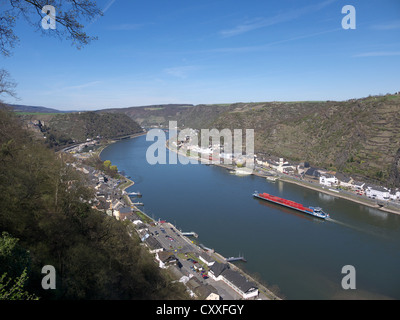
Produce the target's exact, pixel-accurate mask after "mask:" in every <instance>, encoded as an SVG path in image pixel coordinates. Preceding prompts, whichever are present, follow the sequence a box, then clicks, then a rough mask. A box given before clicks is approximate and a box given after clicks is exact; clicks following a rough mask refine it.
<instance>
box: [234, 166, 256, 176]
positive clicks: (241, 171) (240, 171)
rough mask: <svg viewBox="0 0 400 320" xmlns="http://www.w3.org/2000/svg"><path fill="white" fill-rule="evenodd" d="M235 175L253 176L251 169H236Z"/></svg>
mask: <svg viewBox="0 0 400 320" xmlns="http://www.w3.org/2000/svg"><path fill="white" fill-rule="evenodd" d="M235 173H236V175H238V176H245V175H249V174H253V169H251V168H236V170H235Z"/></svg>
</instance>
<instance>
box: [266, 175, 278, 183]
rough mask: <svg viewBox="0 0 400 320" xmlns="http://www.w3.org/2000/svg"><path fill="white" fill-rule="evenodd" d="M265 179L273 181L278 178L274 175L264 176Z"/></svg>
mask: <svg viewBox="0 0 400 320" xmlns="http://www.w3.org/2000/svg"><path fill="white" fill-rule="evenodd" d="M265 179H266V180H267V181H270V182H275V181H276V180H278V177H276V176H266V177H265Z"/></svg>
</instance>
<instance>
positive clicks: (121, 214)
mask: <svg viewBox="0 0 400 320" xmlns="http://www.w3.org/2000/svg"><path fill="white" fill-rule="evenodd" d="M117 212H118V213H117V214H116V216H117V219H118V220H121V221H124V220H125V219H126V218H127V217H129V216H130V215H131V214H132V209H131V208H130V207H121V208H119V209H118V211H117Z"/></svg>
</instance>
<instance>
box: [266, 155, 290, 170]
mask: <svg viewBox="0 0 400 320" xmlns="http://www.w3.org/2000/svg"><path fill="white" fill-rule="evenodd" d="M268 164H269V166H270V167H271V168H272V169H275V170H276V171H278V172H281V173H284V172H289V171H290V170H292V171H294V170H295V169H296V166H294V165H291V164H290V163H289V162H288V161H285V160H284V159H283V158H279V161H273V160H269V161H268Z"/></svg>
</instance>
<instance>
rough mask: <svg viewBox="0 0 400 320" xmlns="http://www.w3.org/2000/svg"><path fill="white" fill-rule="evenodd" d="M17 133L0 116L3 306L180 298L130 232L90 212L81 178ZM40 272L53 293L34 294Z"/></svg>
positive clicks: (8, 116) (12, 119) (5, 115)
mask: <svg viewBox="0 0 400 320" xmlns="http://www.w3.org/2000/svg"><path fill="white" fill-rule="evenodd" d="M21 127H22V123H21V121H20V120H19V119H18V118H17V117H16V116H15V114H13V113H12V112H8V111H6V110H4V109H0V163H1V165H0V297H2V298H4V297H6V298H7V294H10V291H12V290H11V288H12V287H13V285H14V280H20V283H22V285H21V286H20V287H18V286H17V287H18V290H17V291H16V292H14V294H13V295H11V296H8V298H18V297H19V298H23V299H26V298H32V297H38V298H40V299H180V298H187V296H186V292H185V289H184V288H183V287H182V286H181V284H180V283H171V281H170V279H169V278H168V276H167V274H165V273H164V272H163V271H161V269H159V268H158V266H157V265H156V264H155V263H154V261H153V257H152V256H151V255H150V253H149V252H148V251H147V249H145V248H144V247H142V246H141V245H140V240H139V239H138V236H137V234H136V232H133V230H132V229H131V228H133V227H132V225H131V224H129V223H123V222H120V221H117V220H116V219H115V218H113V217H109V216H107V215H105V214H103V213H101V212H98V211H96V210H94V209H92V208H91V206H90V204H89V201H90V199H92V197H93V191H92V190H91V189H90V188H88V187H87V186H86V185H85V180H84V176H82V175H81V174H80V173H78V172H77V171H75V170H74V169H73V168H72V167H71V166H68V165H66V163H65V160H64V159H63V157H62V156H58V155H56V154H55V153H54V151H52V150H50V149H48V148H47V147H46V146H45V145H44V144H43V143H41V142H39V141H37V139H35V138H33V137H32V135H31V133H30V132H28V131H27V130H24V129H22V128H21ZM45 265H52V266H54V267H55V269H56V289H55V290H52V289H49V290H43V288H42V286H41V281H42V278H43V277H44V274H42V273H41V270H42V267H43V266H45ZM21 276H22V278H21ZM25 293H26V294H25Z"/></svg>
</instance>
